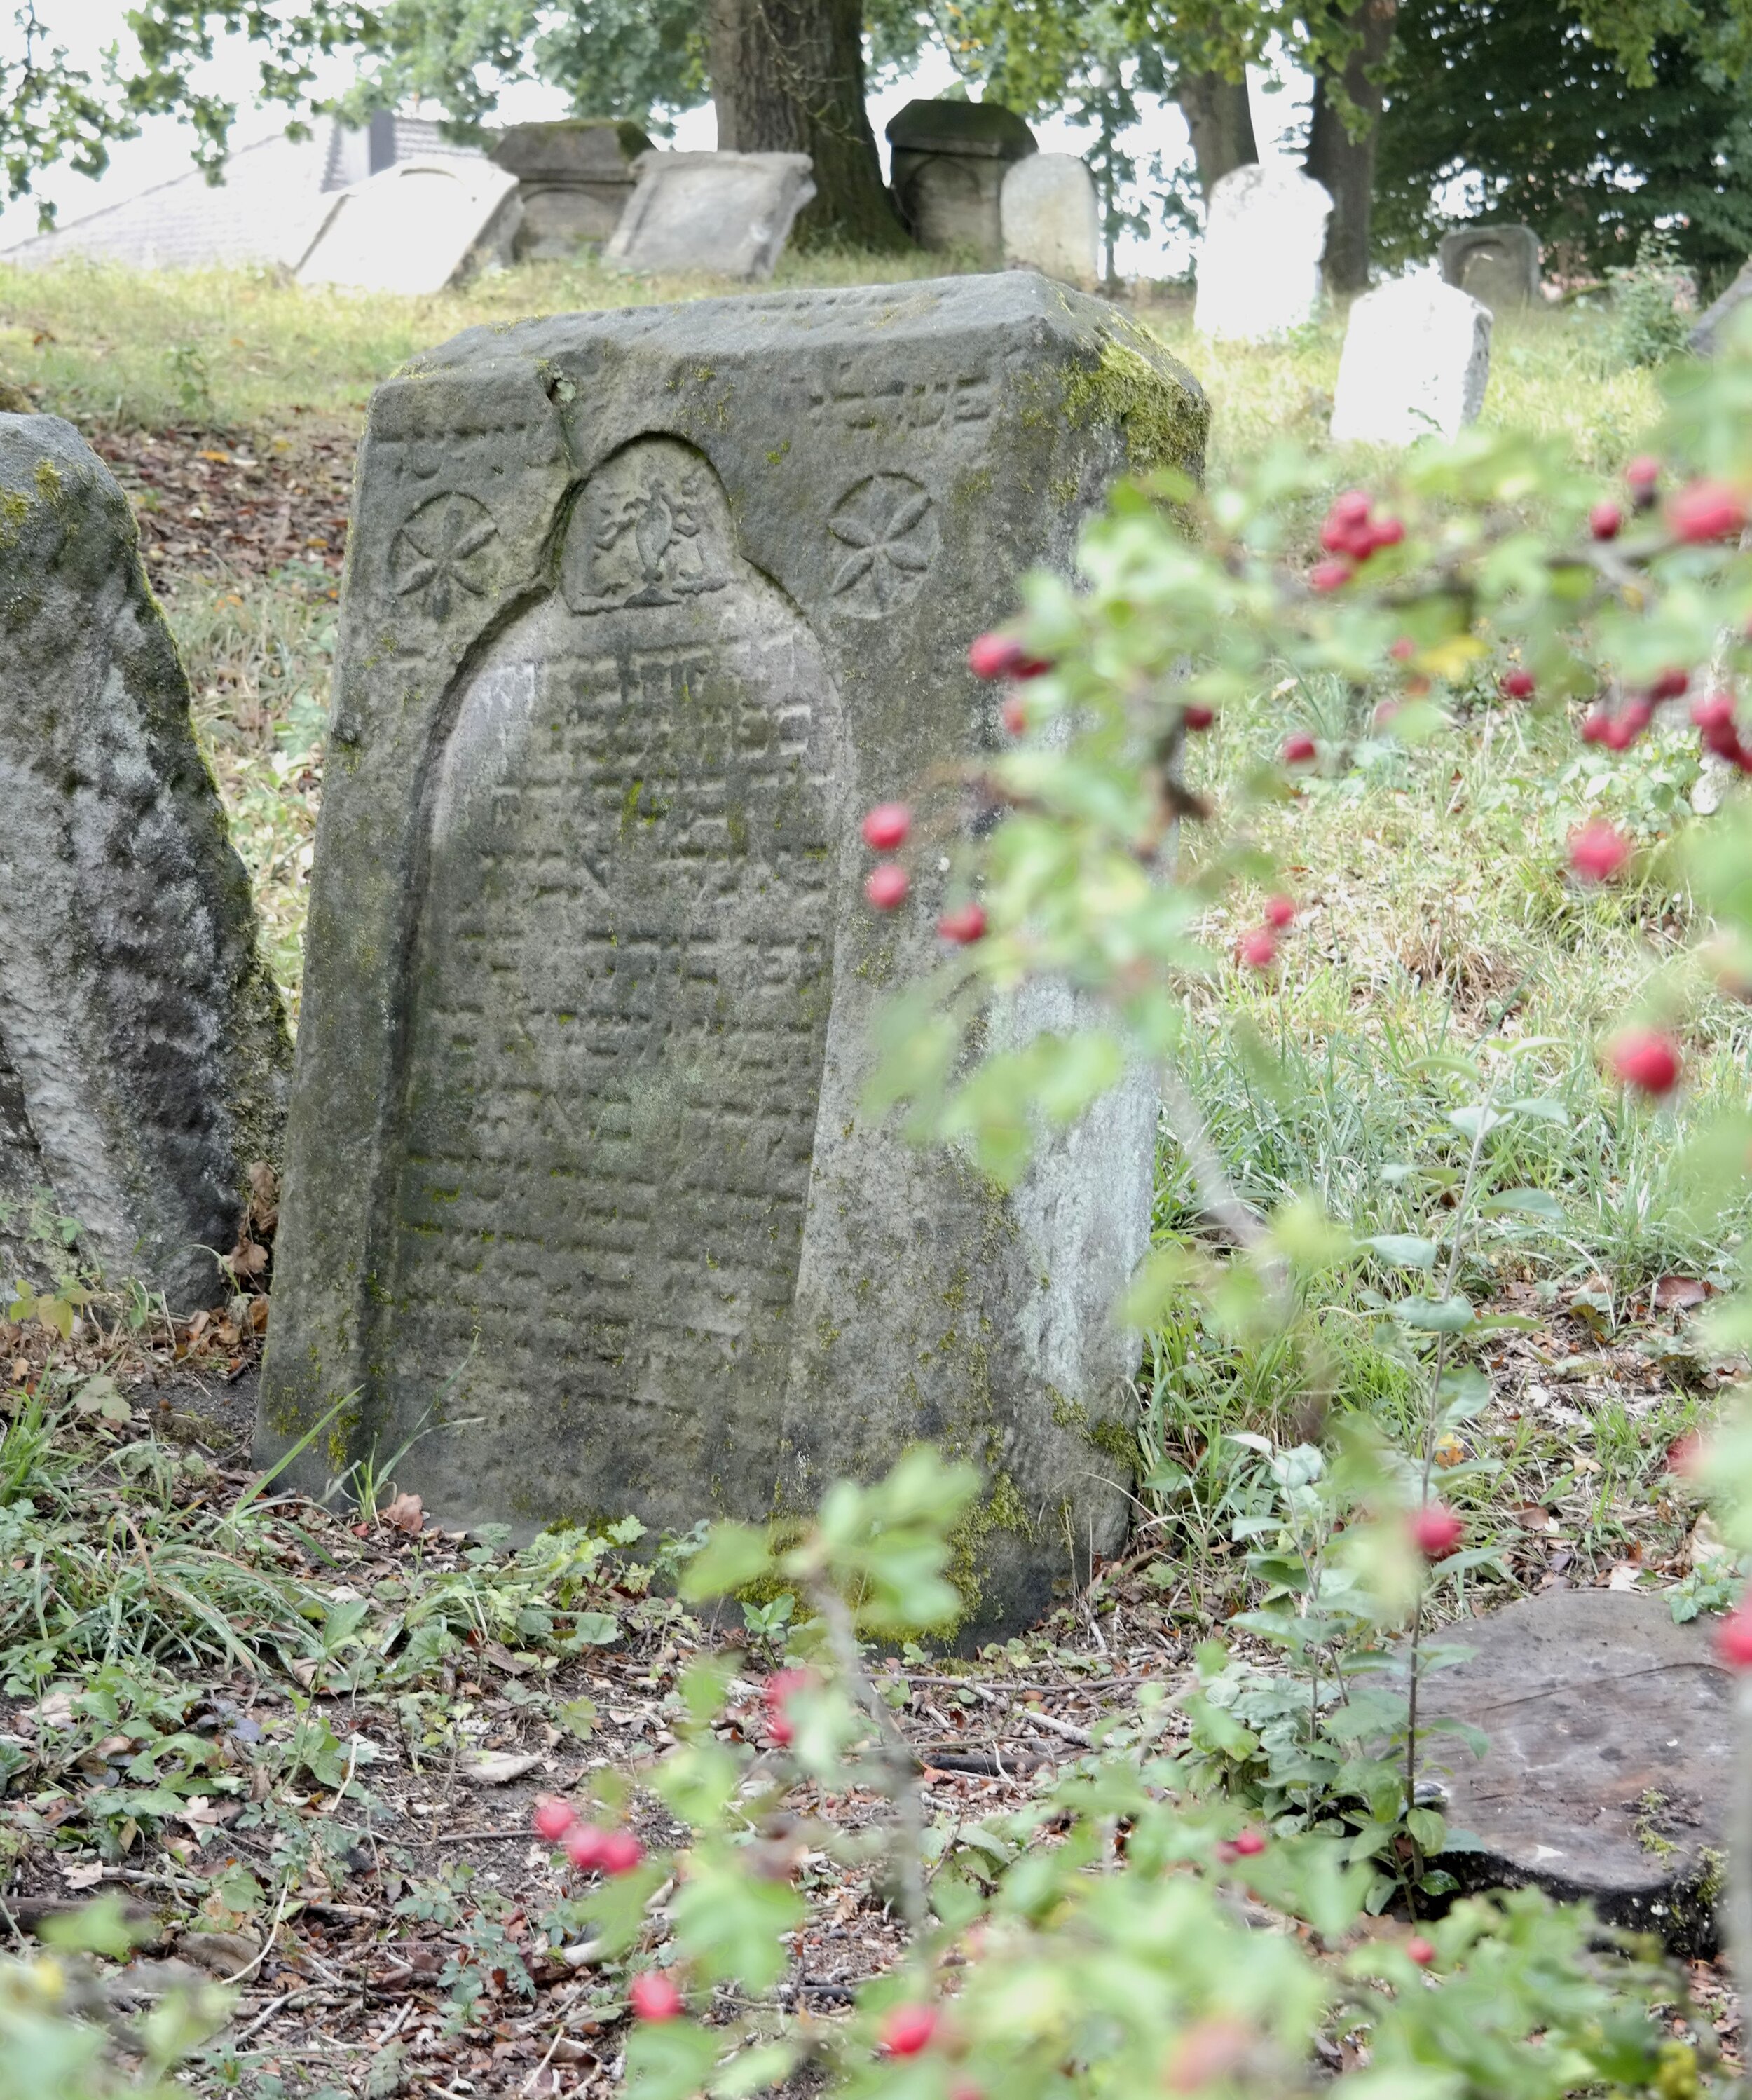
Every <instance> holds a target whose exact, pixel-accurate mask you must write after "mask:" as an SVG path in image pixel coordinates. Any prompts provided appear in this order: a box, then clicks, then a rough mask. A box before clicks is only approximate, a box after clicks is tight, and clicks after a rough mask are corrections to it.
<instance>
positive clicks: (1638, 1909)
mask: <svg viewBox="0 0 1752 2100" xmlns="http://www.w3.org/2000/svg"><path fill="white" fill-rule="evenodd" d="M1442 1639H1443V1640H1444V1641H1447V1640H1449V1639H1454V1640H1456V1641H1458V1642H1459V1643H1463V1644H1464V1646H1466V1647H1468V1648H1472V1649H1473V1650H1474V1651H1475V1652H1474V1654H1473V1656H1472V1660H1471V1661H1468V1662H1464V1663H1461V1664H1460V1665H1459V1666H1458V1667H1457V1668H1455V1669H1451V1670H1437V1671H1436V1672H1434V1673H1433V1674H1431V1675H1429V1676H1428V1677H1427V1678H1425V1679H1424V1683H1423V1687H1422V1689H1421V1691H1420V1693H1419V1701H1418V1703H1419V1708H1420V1712H1421V1713H1422V1714H1424V1717H1425V1719H1426V1721H1428V1720H1432V1719H1435V1718H1438V1717H1442V1718H1455V1719H1458V1720H1459V1721H1462V1722H1464V1723H1467V1724H1468V1726H1470V1727H1476V1728H1478V1729H1481V1731H1482V1732H1483V1733H1484V1735H1485V1736H1486V1739H1487V1747H1486V1749H1485V1750H1484V1752H1483V1754H1481V1755H1480V1754H1477V1753H1475V1752H1474V1750H1473V1749H1471V1748H1470V1747H1468V1745H1467V1744H1466V1743H1465V1742H1464V1741H1463V1740H1462V1739H1461V1737H1460V1736H1457V1735H1452V1734H1448V1733H1446V1732H1439V1731H1438V1732H1435V1733H1433V1734H1428V1733H1426V1734H1425V1736H1424V1739H1423V1742H1424V1755H1423V1762H1422V1770H1423V1771H1424V1774H1425V1776H1426V1777H1427V1778H1428V1779H1430V1780H1434V1781H1435V1782H1436V1783H1437V1784H1438V1785H1441V1786H1442V1790H1443V1793H1444V1795H1445V1797H1446V1798H1445V1800H1444V1802H1443V1809H1442V1812H1443V1814H1444V1815H1445V1816H1446V1820H1447V1823H1448V1826H1449V1828H1450V1829H1452V1830H1456V1831H1459V1830H1464V1831H1468V1832H1470V1833H1472V1836H1473V1837H1474V1838H1476V1839H1477V1842H1478V1844H1479V1846H1480V1847H1481V1849H1480V1850H1479V1851H1475V1852H1466V1851H1455V1852H1450V1853H1448V1854H1446V1855H1445V1856H1444V1858H1443V1860H1442V1864H1443V1865H1444V1866H1445V1867H1447V1868H1451V1869H1452V1870H1453V1872H1454V1873H1455V1874H1457V1875H1459V1876H1460V1877H1463V1878H1464V1880H1465V1881H1466V1882H1467V1883H1468V1885H1469V1886H1486V1887H1492V1888H1500V1887H1510V1888H1519V1887H1522V1886H1527V1885H1531V1886H1534V1887H1538V1888H1543V1889H1545V1890H1547V1891H1548V1892H1549V1893H1550V1894H1551V1895H1554V1896H1556V1897H1558V1898H1560V1899H1563V1900H1565V1901H1574V1900H1577V1899H1582V1900H1585V1901H1587V1902H1588V1903H1591V1904H1592V1905H1593V1906H1594V1908H1595V1909H1596V1911H1597V1912H1598V1913H1600V1917H1603V1918H1604V1919H1605V1920H1606V1921H1607V1922H1608V1923H1609V1924H1612V1925H1622V1926H1633V1927H1635V1929H1637V1930H1640V1931H1644V1932H1656V1933H1659V1934H1660V1935H1662V1938H1663V1939H1666V1941H1667V1942H1668V1943H1670V1944H1671V1946H1673V1947H1674V1948H1678V1949H1679V1950H1681V1951H1683V1952H1692V1953H1708V1952H1711V1951H1712V1950H1713V1948H1714V1946H1715V1918H1714V1917H1713V1914H1712V1905H1713V1895H1714V1891H1715V1887H1716V1886H1718V1885H1719V1882H1720V1878H1721V1873H1720V1868H1721V1859H1722V1847H1723V1831H1724V1826H1725V1822H1726V1817H1725V1814H1724V1807H1723V1804H1724V1803H1725V1802H1727V1801H1728V1798H1729V1797H1730V1795H1731V1794H1732V1791H1733V1788H1734V1785H1735V1780H1734V1736H1735V1717H1734V1687H1733V1683H1732V1680H1731V1679H1730V1678H1729V1677H1728V1673H1727V1672H1726V1671H1725V1670H1723V1669H1722V1668H1721V1666H1720V1665H1719V1663H1718V1662H1717V1661H1716V1659H1715V1653H1714V1651H1713V1648H1712V1647H1711V1643H1710V1635H1709V1632H1708V1630H1707V1627H1706V1622H1705V1621H1700V1620H1693V1621H1692V1622H1691V1623H1690V1624H1689V1625H1687V1626H1675V1625H1674V1623H1673V1615H1672V1613H1671V1611H1670V1610H1669V1609H1668V1608H1667V1602H1666V1599H1665V1598H1664V1597H1659V1596H1649V1597H1644V1596H1638V1595H1632V1594H1627V1593H1626V1592H1622V1591H1619V1590H1547V1591H1545V1592H1543V1594H1541V1595H1539V1596H1535V1597H1525V1598H1522V1599H1521V1600H1520V1602H1518V1603H1516V1604H1509V1605H1507V1606H1505V1607H1504V1608H1503V1610H1501V1611H1499V1612H1493V1613H1492V1614H1491V1615H1490V1617H1489V1618H1486V1619H1477V1620H1464V1621H1461V1623H1460V1624H1459V1625H1458V1626H1451V1627H1445V1628H1444V1629H1443V1630H1442Z"/></svg>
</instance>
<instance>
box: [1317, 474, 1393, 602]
mask: <svg viewBox="0 0 1752 2100" xmlns="http://www.w3.org/2000/svg"><path fill="white" fill-rule="evenodd" d="M1374 512H1375V504H1374V501H1373V499H1372V498H1371V496H1368V495H1367V494H1366V493H1365V492H1364V491H1363V490H1362V489H1360V488H1348V489H1346V490H1345V493H1344V494H1343V495H1342V496H1339V497H1338V498H1337V499H1336V501H1335V502H1334V503H1333V505H1332V509H1331V510H1329V511H1327V514H1326V523H1324V524H1323V526H1322V527H1320V544H1321V545H1322V546H1323V547H1324V548H1325V549H1326V551H1327V559H1326V560H1325V561H1323V562H1315V563H1314V567H1312V568H1311V569H1310V571H1308V582H1309V585H1310V588H1311V589H1314V590H1317V591H1332V590H1337V589H1340V586H1341V585H1345V584H1348V583H1349V581H1350V580H1351V578H1352V577H1353V576H1354V575H1355V574H1356V573H1357V571H1358V569H1360V568H1361V567H1362V565H1363V563H1364V562H1367V561H1369V560H1371V559H1372V558H1373V557H1374V556H1375V555H1376V554H1379V553H1380V550H1381V549H1382V548H1383V547H1397V546H1398V544H1399V542H1400V541H1401V540H1402V539H1404V537H1405V526H1404V524H1403V523H1402V520H1400V519H1399V518H1377V517H1376V516H1375V514H1374Z"/></svg>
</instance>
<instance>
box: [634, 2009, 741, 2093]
mask: <svg viewBox="0 0 1752 2100" xmlns="http://www.w3.org/2000/svg"><path fill="white" fill-rule="evenodd" d="M724 2040H725V2037H724V2036H723V2035H721V2034H718V2033H715V2032H713V2031H712V2030H711V2028H709V2027H697V2026H696V2025H695V2024H694V2023H693V2021H692V2020H661V2021H657V2022H652V2021H649V2020H641V2021H640V2023H639V2024H638V2025H637V2026H636V2027H635V2028H634V2029H633V2031H632V2034H631V2035H629V2036H627V2100H693V2095H694V2094H695V2093H698V2092H699V2091H700V2089H702V2086H704V2085H705V2084H706V2081H707V2079H708V2078H709V2077H710V2076H711V2067H712V2066H713V2064H715V2063H716V2062H717V2060H718V2052H719V2051H720V2049H722V2048H723V2047H724Z"/></svg>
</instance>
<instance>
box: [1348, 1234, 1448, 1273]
mask: <svg viewBox="0 0 1752 2100" xmlns="http://www.w3.org/2000/svg"><path fill="white" fill-rule="evenodd" d="M1362 1244H1363V1246H1366V1247H1369V1248H1371V1249H1372V1250H1373V1251H1374V1252H1375V1253H1376V1254H1378V1255H1380V1258H1381V1260H1383V1261H1384V1262H1385V1263H1386V1264H1387V1265H1388V1267H1389V1268H1422V1269H1431V1268H1434V1267H1435V1266H1436V1256H1437V1254H1438V1253H1439V1252H1440V1251H1441V1250H1440V1249H1439V1248H1438V1247H1437V1244H1436V1242H1434V1241H1433V1240H1426V1239H1420V1238H1419V1237H1418V1236H1417V1234H1416V1233H1376V1234H1375V1236H1374V1237H1373V1238H1371V1239H1366V1240H1365V1241H1363V1242H1362Z"/></svg>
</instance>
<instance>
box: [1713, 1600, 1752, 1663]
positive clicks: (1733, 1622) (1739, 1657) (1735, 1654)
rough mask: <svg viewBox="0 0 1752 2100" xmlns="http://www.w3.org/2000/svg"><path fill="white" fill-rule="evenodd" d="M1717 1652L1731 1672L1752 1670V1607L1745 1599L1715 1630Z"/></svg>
mask: <svg viewBox="0 0 1752 2100" xmlns="http://www.w3.org/2000/svg"><path fill="white" fill-rule="evenodd" d="M1715 1652H1716V1653H1717V1654H1718V1655H1719V1657H1721V1659H1722V1661H1723V1662H1725V1663H1726V1664H1727V1665H1728V1668H1729V1669H1730V1670H1752V1605H1749V1604H1747V1603H1746V1602H1745V1599H1743V1598H1742V1599H1741V1601H1740V1603H1739V1604H1736V1605H1735V1607H1734V1608H1733V1609H1732V1611H1731V1612H1729V1613H1728V1616H1727V1617H1726V1618H1725V1619H1723V1621H1722V1622H1721V1624H1720V1625H1719V1626H1717V1628H1716V1629H1715Z"/></svg>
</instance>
